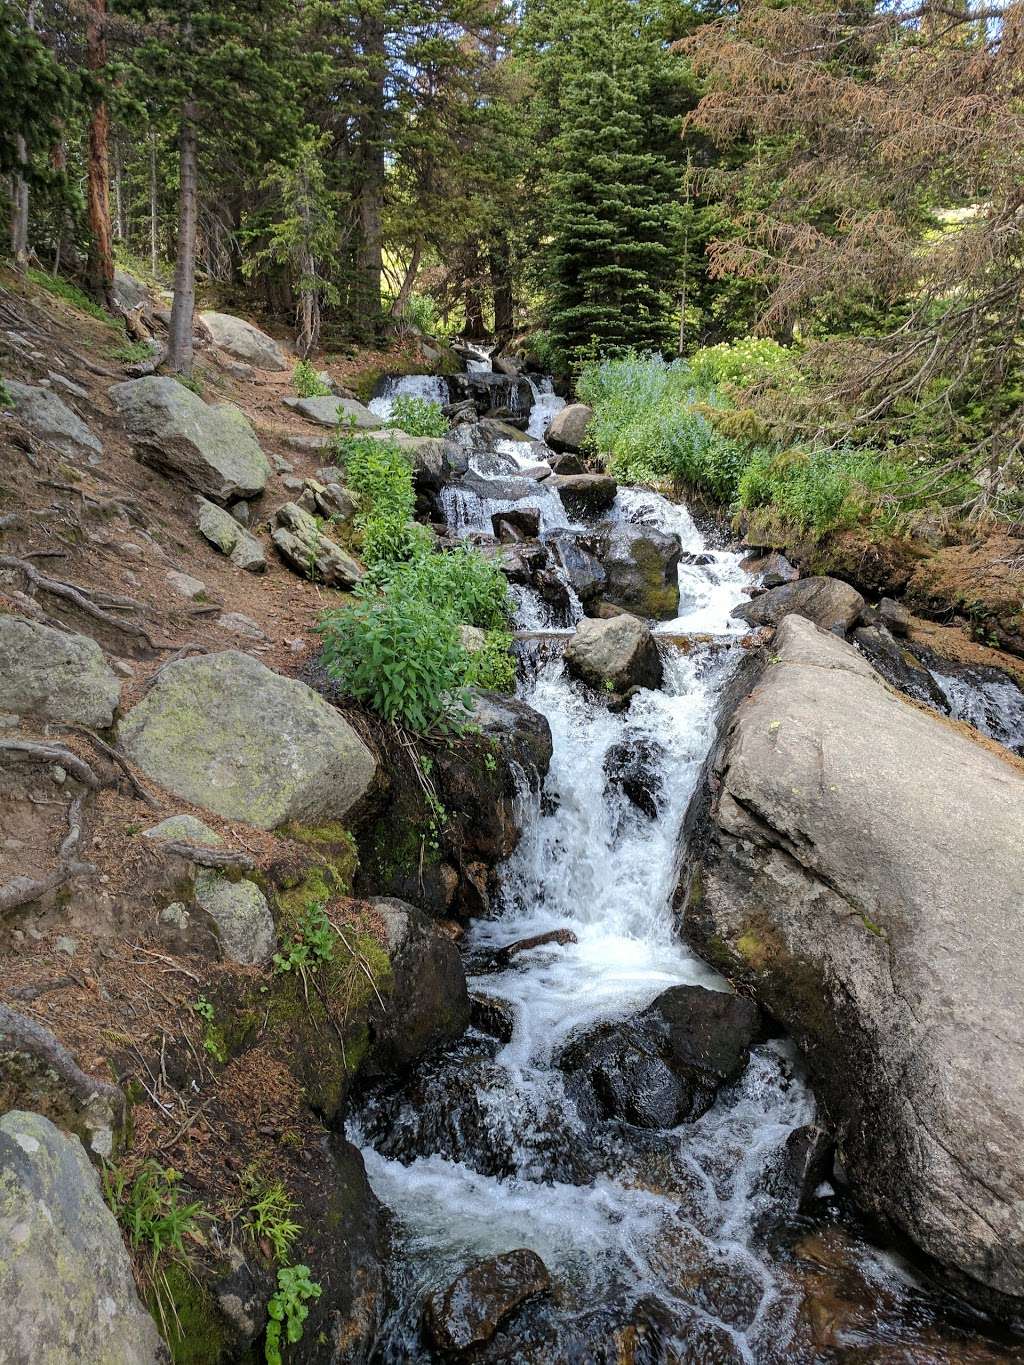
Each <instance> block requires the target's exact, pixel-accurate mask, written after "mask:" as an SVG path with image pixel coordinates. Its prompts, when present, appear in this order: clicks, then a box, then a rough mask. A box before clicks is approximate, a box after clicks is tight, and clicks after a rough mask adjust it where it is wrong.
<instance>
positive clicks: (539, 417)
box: [526, 374, 565, 441]
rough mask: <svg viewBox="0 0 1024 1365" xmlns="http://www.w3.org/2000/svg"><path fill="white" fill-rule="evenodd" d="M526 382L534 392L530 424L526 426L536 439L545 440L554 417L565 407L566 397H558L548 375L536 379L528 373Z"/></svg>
mask: <svg viewBox="0 0 1024 1365" xmlns="http://www.w3.org/2000/svg"><path fill="white" fill-rule="evenodd" d="M526 382H527V383H528V384H529V386H530V392H531V393H532V394H533V407H532V408H531V409H530V424H529V426H528V427H527V428H526V434H527V436H532V437H533V438H534V440H537V441H543V439H544V433H545V432H546V431H547V429H548V427H549V426H550V424H551V419H552V417H554V415H555V413H556V412H561V411H562V409H563V408H564V407H565V399H564V398H559V397H558V395H557V394H556V393H555V386H554V384H552V382H551V380H550V379H548V378H547V377H546V376H545V377H544V378H541V379H534V378H533V376H532V375H529V374H528V375H526Z"/></svg>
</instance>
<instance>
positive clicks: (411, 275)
mask: <svg viewBox="0 0 1024 1365" xmlns="http://www.w3.org/2000/svg"><path fill="white" fill-rule="evenodd" d="M422 259H423V238H422V237H417V238H416V241H415V242H414V243H413V248H412V255H411V256H410V258H409V264H408V265H407V266H406V268H405V274H404V275H403V276H402V283H401V285H400V286H399V290H398V293H397V294H396V295H395V298H394V302H393V303H392V304H391V316H392V317H393V318H404V317H405V310H406V309H407V308H408V307H409V299H410V297H411V296H412V291H413V289H414V288H415V286H416V276H417V275H418V274H419V273H420V261H421V260H422Z"/></svg>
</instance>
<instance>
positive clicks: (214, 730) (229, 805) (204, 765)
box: [119, 650, 375, 829]
mask: <svg viewBox="0 0 1024 1365" xmlns="http://www.w3.org/2000/svg"><path fill="white" fill-rule="evenodd" d="M119 737H120V741H121V744H122V747H123V748H124V751H125V753H127V755H128V757H129V758H130V759H132V761H133V762H135V763H137V764H138V765H139V767H140V768H141V769H142V770H143V771H144V772H145V773H147V774H148V775H149V776H150V777H151V778H152V779H153V781H154V782H156V783H158V784H159V785H160V786H162V787H164V788H165V789H166V790H167V791H169V792H173V793H174V795H175V796H178V797H180V798H181V799H182V800H184V801H191V802H194V803H195V804H196V805H198V806H205V807H206V808H207V809H208V810H212V811H216V813H217V814H218V815H223V816H224V817H225V818H227V819H229V820H242V821H244V822H245V823H246V824H250V825H256V826H257V827H258V828H260V829H276V828H277V827H278V826H279V825H283V824H286V823H288V822H289V821H293V822H296V823H299V824H323V823H324V822H325V821H330V820H340V819H341V818H342V817H343V816H344V815H345V814H346V813H347V812H348V811H349V810H350V809H351V807H352V806H353V805H355V803H356V802H357V801H358V800H359V799H360V797H362V796H363V794H364V793H365V792H366V790H367V788H368V787H369V786H370V783H371V782H372V780H373V776H374V771H375V763H374V759H373V757H372V756H371V754H370V751H369V750H368V749H367V747H366V745H365V744H364V743H363V742H362V740H361V739H360V738H359V736H358V735H357V734H356V732H355V731H354V730H353V729H352V727H351V726H350V725H349V724H348V722H347V721H346V720H344V719H343V718H342V716H341V715H340V714H339V713H338V712H337V711H336V710H335V709H334V708H333V707H331V706H329V705H328V704H327V703H326V702H325V701H324V700H323V699H322V698H321V697H318V696H317V694H316V693H315V692H314V691H313V690H312V688H309V687H307V686H306V685H305V684H304V683H300V682H297V681H296V680H295V679H294V678H284V677H282V676H281V675H280V674H278V673H273V672H271V670H270V669H269V668H267V667H266V666H265V665H264V664H261V663H260V662H259V660H257V659H254V658H252V657H251V656H250V655H248V654H241V653H239V652H237V651H236V650H227V651H225V652H224V653H222V654H205V655H203V656H201V657H199V658H193V659H179V660H177V661H176V662H175V663H171V664H168V665H167V666H166V667H165V668H164V669H163V671H162V672H161V673H160V675H159V677H158V678H157V681H156V683H155V684H154V685H153V687H152V688H151V689H150V691H149V692H148V693H147V695H146V696H145V697H144V698H143V700H142V701H141V702H139V704H138V706H136V707H134V708H133V710H131V711H129V713H128V715H127V716H126V717H125V718H124V720H123V721H122V722H121V725H120V729H119Z"/></svg>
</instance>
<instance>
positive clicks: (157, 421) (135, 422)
mask: <svg viewBox="0 0 1024 1365" xmlns="http://www.w3.org/2000/svg"><path fill="white" fill-rule="evenodd" d="M110 397H111V399H112V400H113V402H114V405H115V407H116V408H117V410H118V412H119V413H120V414H121V416H122V418H123V419H124V424H125V427H126V428H127V431H128V435H129V436H130V438H131V442H132V447H133V449H134V451H135V454H136V456H137V458H138V459H140V460H141V461H142V462H143V464H148V465H152V466H153V468H154V469H158V470H161V471H162V472H164V473H167V474H179V475H181V477H182V478H183V479H184V480H185V481H186V482H187V483H188V484H190V485H191V486H192V487H193V488H194V489H196V491H197V492H199V493H202V494H203V495H204V496H205V497H207V498H210V499H211V500H212V501H213V502H216V503H221V504H223V503H228V502H233V501H235V499H237V498H255V497H258V496H259V494H260V493H262V492H263V489H264V487H265V486H266V482H267V479H268V478H269V476H270V464H269V462H268V461H267V457H266V456H265V455H264V453H263V451H262V450H261V449H260V446H259V443H258V441H257V440H256V437H255V435H254V434H253V430H252V427H251V426H250V425H249V423H248V421H247V420H246V419H245V417H244V416H243V415H242V413H241V412H240V411H239V410H238V408H236V407H233V406H232V405H231V404H230V403H220V404H216V405H211V404H208V403H204V402H203V400H202V399H201V398H200V397H198V395H197V394H194V393H192V392H191V390H189V389H186V388H185V386H184V385H183V384H179V383H178V382H177V380H175V379H171V378H170V377H168V376H166V375H164V376H158V375H147V376H146V377H145V378H144V379H129V380H127V381H126V382H125V383H123V384H115V385H114V386H113V388H112V389H111V390H110Z"/></svg>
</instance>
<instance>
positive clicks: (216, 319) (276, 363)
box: [199, 312, 289, 370]
mask: <svg viewBox="0 0 1024 1365" xmlns="http://www.w3.org/2000/svg"><path fill="white" fill-rule="evenodd" d="M199 316H200V318H201V319H202V321H203V322H204V323H205V324H206V326H207V328H208V329H209V332H210V336H211V337H212V338H213V344H214V345H215V346H218V347H219V348H220V349H221V350H222V351H226V352H227V354H228V355H230V356H234V357H235V359H236V360H241V361H244V362H245V363H246V364H248V365H254V366H255V367H256V369H258V370H287V369H288V368H289V360H288V357H287V355H285V352H284V349H283V348H282V347H281V346H280V344H279V343H278V342H276V341H275V340H274V338H273V337H269V336H267V334H266V332H261V331H260V329H259V328H258V327H254V326H253V324H252V323H251V322H246V321H245V320H244V319H243V318H236V317H232V315H231V314H230V313H212V312H209V313H200V315H199Z"/></svg>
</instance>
